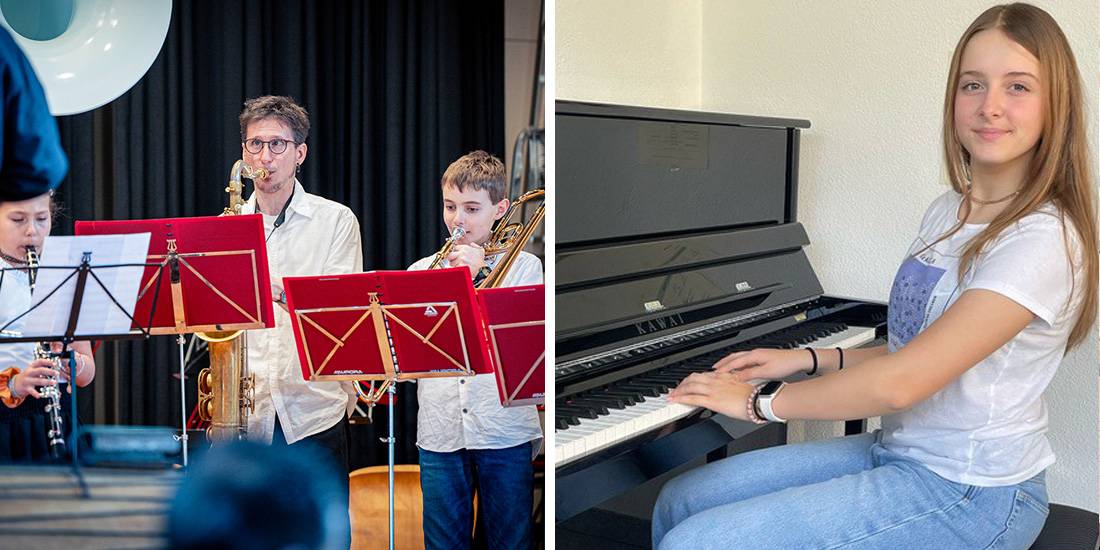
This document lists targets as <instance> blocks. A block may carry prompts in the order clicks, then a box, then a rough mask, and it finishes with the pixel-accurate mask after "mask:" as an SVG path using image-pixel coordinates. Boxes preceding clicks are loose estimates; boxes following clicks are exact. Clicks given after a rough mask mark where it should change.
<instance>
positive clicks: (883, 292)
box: [556, 0, 1100, 510]
mask: <svg viewBox="0 0 1100 550" xmlns="http://www.w3.org/2000/svg"><path fill="white" fill-rule="evenodd" d="M1035 3H1036V4H1037V5H1040V6H1042V7H1044V8H1045V9H1047V10H1048V11H1050V12H1051V13H1052V15H1054V17H1055V18H1056V19H1057V20H1058V21H1059V22H1060V23H1061V25H1062V26H1063V29H1064V30H1065V32H1066V34H1067V36H1068V37H1069V39H1070V41H1071V43H1072V45H1073V47H1074V51H1075V53H1076V55H1077V59H1078V63H1079V65H1080V69H1081V72H1082V74H1083V75H1084V76H1085V85H1086V89H1087V90H1088V92H1087V93H1088V96H1087V102H1088V105H1089V111H1090V112H1089V115H1090V116H1089V120H1090V121H1096V120H1097V117H1096V113H1097V109H1096V105H1097V75H1098V74H1100V67H1098V49H1097V47H1096V45H1097V36H1098V35H1100V30H1098V24H1097V23H1098V17H1100V7H1098V5H1097V3H1096V2H1095V1H1090V0H1074V1H1059V2H1054V1H1050V0H1047V1H1036V2H1035ZM989 5H991V2H988V1H976V0H963V1H960V0H928V1H926V2H922V3H920V4H919V8H917V7H915V6H916V4H914V3H912V2H904V1H900V0H897V1H891V2H870V1H858V2H857V1H839V0H837V1H828V2H823V1H793V0H791V1H783V2H767V3H764V2H758V1H755V0H700V1H692V0H688V1H672V0H669V1H648V2H627V1H621V0H602V1H595V0H588V1H581V0H568V1H559V2H558V4H557V6H558V7H557V9H556V17H557V23H556V26H557V30H556V36H557V40H558V42H557V54H556V69H557V75H556V78H557V85H556V91H557V97H558V98H561V99H574V100H588V101H600V102H608V103H624V104H637V105H648V106H660V107H672V108H683V109H701V110H707V111H719V112H732V113H740V114H753V115H775V116H784V117H794V118H806V119H809V120H810V121H811V122H812V124H813V126H812V127H811V128H810V129H809V130H806V131H804V132H803V134H802V135H803V138H802V151H801V153H802V155H801V166H800V188H799V217H800V220H801V221H802V222H803V223H804V224H805V225H806V228H807V231H808V232H809V235H810V240H811V242H812V244H811V246H810V247H809V249H808V252H809V255H810V260H811V262H812V263H813V265H814V267H815V269H816V271H817V273H818V276H819V277H820V278H821V281H822V284H823V286H824V287H825V289H826V291H827V292H829V293H830V294H838V295H847V296H857V297H861V298H869V299H876V300H883V301H885V300H886V299H887V297H888V292H889V287H890V284H891V281H892V280H893V275H894V270H895V269H896V268H897V265H898V263H899V261H900V260H901V257H902V256H903V255H904V253H905V251H906V248H907V247H908V245H909V243H910V241H911V239H912V237H913V235H914V234H915V232H916V230H917V228H918V226H919V224H920V219H921V215H922V214H923V211H924V208H925V207H926V206H927V205H928V204H929V203H930V202H931V200H932V199H933V198H935V197H936V196H937V195H939V194H940V193H942V192H943V191H944V190H945V189H946V188H945V187H944V184H943V183H942V180H943V178H942V176H941V173H942V160H941V159H940V156H941V155H940V145H939V144H940V137H939V132H940V117H941V111H942V102H943V93H944V92H943V87H944V84H945V80H946V71H947V66H948V62H949V58H950V54H951V51H952V49H953V48H954V46H955V43H956V41H957V40H958V37H959V35H960V34H961V33H962V31H963V30H964V29H965V28H966V26H967V25H968V24H969V22H970V21H972V20H973V19H974V17H976V16H977V15H978V14H979V13H980V12H981V11H982V10H984V9H985V8H987V7H988V6H989ZM1089 136H1090V140H1091V141H1092V144H1093V150H1094V151H1096V150H1097V147H1096V144H1097V139H1096V136H1097V130H1096V125H1095V123H1094V124H1093V126H1092V127H1090V128H1089ZM565 161H566V160H565V159H559V160H558V162H565ZM1094 171H1095V169H1094ZM1095 333H1096V331H1093V334H1095ZM1097 364H1098V358H1097V343H1096V340H1095V339H1090V340H1089V342H1088V343H1087V344H1086V345H1083V346H1082V347H1080V348H1078V349H1077V350H1075V351H1074V352H1072V353H1070V354H1069V355H1068V356H1067V358H1066V360H1065V362H1064V363H1063V366H1062V368H1061V370H1060V372H1059V375H1058V376H1057V377H1056V378H1055V380H1054V382H1053V383H1052V385H1051V387H1050V389H1049V390H1048V392H1047V402H1048V404H1049V406H1050V419H1051V429H1050V438H1051V440H1052V442H1053V444H1054V447H1055V451H1056V452H1057V453H1058V463H1057V464H1055V465H1054V466H1053V467H1051V469H1050V470H1049V472H1048V478H1047V479H1048V486H1049V488H1050V494H1051V499H1052V501H1054V502H1060V503H1065V504H1071V505H1074V506H1079V507H1082V508H1087V509H1090V510H1096V509H1097V485H1096V482H1097V477H1098V472H1097V433H1098V425H1097V417H1096V415H1095V414H1093V411H1096V410H1098V402H1097V374H1098V373H1097ZM836 429H837V427H836V425H835V424H827V425H823V424H813V425H802V426H792V433H793V435H794V436H795V437H807V438H816V437H822V436H825V435H829V434H831V433H835V431H836Z"/></svg>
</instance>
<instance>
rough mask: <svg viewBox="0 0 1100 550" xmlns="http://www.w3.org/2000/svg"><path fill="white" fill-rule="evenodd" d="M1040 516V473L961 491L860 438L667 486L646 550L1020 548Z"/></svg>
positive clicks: (746, 457) (750, 460)
mask: <svg viewBox="0 0 1100 550" xmlns="http://www.w3.org/2000/svg"><path fill="white" fill-rule="evenodd" d="M1046 516H1047V493H1046V483H1045V481H1044V477H1043V474H1042V473H1040V474H1039V475H1037V476H1035V477H1033V478H1031V479H1029V480H1027V481H1024V482H1022V483H1020V484H1017V485H1011V486H1006V487H977V486H973V485H963V484H959V483H954V482H951V481H948V480H946V479H943V478H941V477H940V476H938V475H936V474H935V473H933V472H932V471H931V470H929V469H927V468H925V467H924V466H923V465H921V464H919V463H917V462H915V461H912V460H909V459H906V458H903V457H901V456H900V455H898V454H896V453H893V452H891V451H889V450H887V449H886V448H884V447H883V446H882V445H880V444H879V442H878V439H877V435H876V434H862V435H857V436H851V437H844V438H837V439H830V440H826V441H813V442H807V443H798V444H792V445H783V446H779V447H773V448H769V449H761V450H758V451H753V452H749V453H745V454H740V455H737V456H732V457H730V458H727V459H725V460H721V461H718V462H714V463H711V464H708V465H706V466H702V467H700V468H696V469H694V470H691V471H689V472H687V473H685V474H683V475H681V476H679V477H677V478H675V479H673V480H672V481H670V482H669V483H668V484H666V485H665V486H664V488H663V489H662V491H661V495H660V497H658V499H657V504H656V506H655V508H654V510H653V547H654V548H659V549H660V550H674V549H680V548H690V549H692V550H700V549H704V548H752V549H767V548H776V549H785V550H786V549H803V548H805V549H815V550H816V549H830V548H845V549H857V548H858V549H878V548H882V549H891V550H892V549H896V548H905V549H921V548H929V549H935V550H953V549H956V548H959V549H970V548H975V549H978V548H1006V549H1009V548H1013V549H1026V548H1028V547H1029V546H1030V545H1031V544H1032V543H1033V542H1034V541H1035V538H1036V537H1038V536H1039V531H1040V530H1041V529H1042V527H1043V523H1044V522H1045V521H1046Z"/></svg>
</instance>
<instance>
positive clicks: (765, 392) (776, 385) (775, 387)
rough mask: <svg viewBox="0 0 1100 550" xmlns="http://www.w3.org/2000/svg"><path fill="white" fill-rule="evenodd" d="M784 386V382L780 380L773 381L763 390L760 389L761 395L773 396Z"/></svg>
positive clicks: (766, 384)
mask: <svg viewBox="0 0 1100 550" xmlns="http://www.w3.org/2000/svg"><path fill="white" fill-rule="evenodd" d="M782 385H783V382H780V381H779V380H772V381H770V382H767V383H765V384H764V387H763V388H760V395H771V394H773V393H775V391H776V390H778V389H779V387H780V386H782Z"/></svg>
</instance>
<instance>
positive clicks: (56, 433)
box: [34, 342, 65, 459]
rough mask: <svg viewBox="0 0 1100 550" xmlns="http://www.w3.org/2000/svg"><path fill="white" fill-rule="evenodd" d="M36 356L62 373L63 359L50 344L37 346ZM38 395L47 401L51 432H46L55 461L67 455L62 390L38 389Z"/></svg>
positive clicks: (54, 388) (40, 343)
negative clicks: (56, 355)
mask: <svg viewBox="0 0 1100 550" xmlns="http://www.w3.org/2000/svg"><path fill="white" fill-rule="evenodd" d="M34 356H35V358H36V359H49V360H51V361H53V368H54V369H55V370H58V371H60V369H61V359H60V358H58V357H55V356H54V355H53V354H52V353H50V351H49V343H47V342H39V343H38V344H35V346H34ZM55 380H56V379H55ZM38 393H39V394H41V395H42V399H45V400H46V414H48V415H49V417H50V425H49V430H48V431H47V432H46V439H47V440H48V441H49V444H50V457H51V458H54V459H57V458H61V457H62V456H64V455H65V431H64V429H63V426H62V417H61V388H60V387H58V385H57V384H54V385H52V386H43V387H41V388H38Z"/></svg>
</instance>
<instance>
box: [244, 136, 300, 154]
mask: <svg viewBox="0 0 1100 550" xmlns="http://www.w3.org/2000/svg"><path fill="white" fill-rule="evenodd" d="M291 143H293V144H295V145H297V144H298V142H297V141H292V140H289V139H282V138H275V139H273V140H271V141H264V140H262V139H259V138H252V139H249V140H246V141H245V142H244V150H245V151H248V152H249V153H251V154H253V155H258V154H260V152H261V151H263V150H264V144H266V145H267V149H268V151H271V154H272V155H281V154H283V153H285V152H286V147H287V145H288V144H291Z"/></svg>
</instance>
